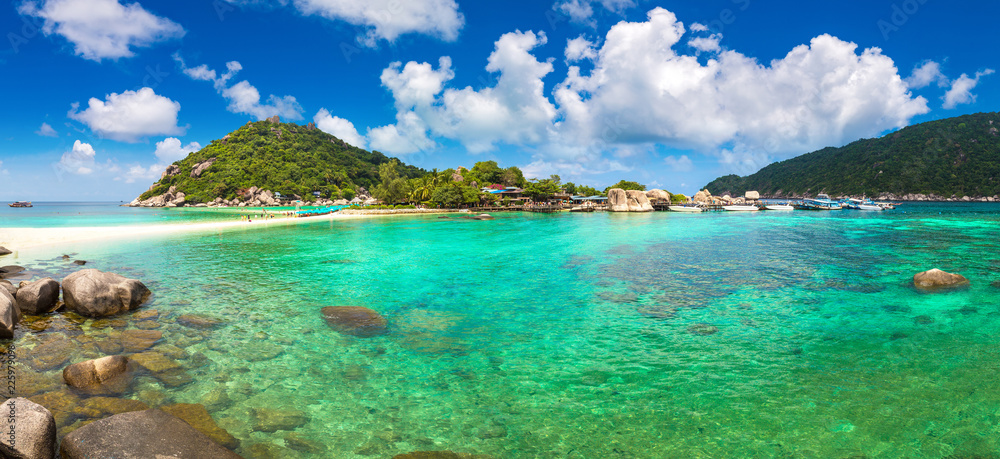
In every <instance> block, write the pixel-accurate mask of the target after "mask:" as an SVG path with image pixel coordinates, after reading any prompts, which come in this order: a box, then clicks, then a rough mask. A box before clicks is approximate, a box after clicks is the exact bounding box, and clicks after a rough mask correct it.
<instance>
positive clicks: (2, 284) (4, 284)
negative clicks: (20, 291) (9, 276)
mask: <svg viewBox="0 0 1000 459" xmlns="http://www.w3.org/2000/svg"><path fill="white" fill-rule="evenodd" d="M0 289H2V290H6V291H7V293H10V294H11V296H13V297H15V298H17V287H15V286H14V284H11V283H10V281H9V280H5V279H0Z"/></svg>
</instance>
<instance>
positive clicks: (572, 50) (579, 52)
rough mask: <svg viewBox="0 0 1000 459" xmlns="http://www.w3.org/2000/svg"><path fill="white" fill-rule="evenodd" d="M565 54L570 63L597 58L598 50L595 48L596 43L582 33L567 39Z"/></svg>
mask: <svg viewBox="0 0 1000 459" xmlns="http://www.w3.org/2000/svg"><path fill="white" fill-rule="evenodd" d="M564 54H565V55H566V62H568V63H573V62H579V61H582V60H587V59H596V58H597V50H596V49H594V43H593V42H591V41H590V40H587V39H586V38H584V37H583V36H582V35H581V36H579V37H576V38H574V39H572V40H567V41H566V51H565V52H564Z"/></svg>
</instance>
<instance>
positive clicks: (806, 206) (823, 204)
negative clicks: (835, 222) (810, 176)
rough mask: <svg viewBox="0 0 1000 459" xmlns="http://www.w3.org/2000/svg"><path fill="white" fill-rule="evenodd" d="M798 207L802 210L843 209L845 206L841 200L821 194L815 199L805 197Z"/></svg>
mask: <svg viewBox="0 0 1000 459" xmlns="http://www.w3.org/2000/svg"><path fill="white" fill-rule="evenodd" d="M795 208H796V209H802V210H841V209H843V208H844V207H843V206H841V205H840V203H839V202H837V201H833V200H831V199H830V196H828V195H825V194H820V195H818V196H816V198H815V199H803V200H802V202H801V203H799V204H798V205H797V206H796V207H795Z"/></svg>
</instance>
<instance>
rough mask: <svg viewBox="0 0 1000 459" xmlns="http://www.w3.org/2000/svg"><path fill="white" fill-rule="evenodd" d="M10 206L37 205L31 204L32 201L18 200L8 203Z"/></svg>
mask: <svg viewBox="0 0 1000 459" xmlns="http://www.w3.org/2000/svg"><path fill="white" fill-rule="evenodd" d="M8 205H9V206H10V207H35V206H33V205H31V201H17V202H13V203H10V204H8Z"/></svg>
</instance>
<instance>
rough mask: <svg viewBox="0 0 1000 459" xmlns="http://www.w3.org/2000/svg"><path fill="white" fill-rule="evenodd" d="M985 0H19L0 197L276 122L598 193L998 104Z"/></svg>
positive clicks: (721, 170) (162, 159)
mask: <svg viewBox="0 0 1000 459" xmlns="http://www.w3.org/2000/svg"><path fill="white" fill-rule="evenodd" d="M997 18H1000V5H998V4H996V3H995V2H972V1H955V2H947V3H946V2H941V1H938V0H907V1H898V0H897V1H883V0H875V1H865V2H860V1H851V2H791V1H767V2H765V1H763V0H707V1H699V2H691V1H642V0H554V1H504V2H499V1H490V2H485V1H477V2H471V1H464V0H457V1H456V0H407V1H399V0H286V1H268V0H229V1H227V0H204V1H198V2H167V1H151V0H141V1H140V2H136V3H127V2H126V3H121V2H118V1H117V0H28V1H23V0H15V1H13V2H10V3H8V4H6V5H5V6H4V7H3V8H0V32H3V33H4V35H5V40H4V41H3V42H2V43H0V75H2V79H3V83H4V84H3V85H2V86H0V88H2V89H0V91H2V95H3V97H2V99H0V100H2V102H0V103H2V109H3V110H2V112H0V113H2V114H0V116H2V119H0V183H2V184H3V185H2V186H0V199H3V200H14V199H30V200H37V201H43V200H115V201H118V200H124V201H129V200H131V199H132V198H133V197H135V196H136V195H138V194H139V193H141V192H142V191H144V190H145V189H146V188H148V187H149V185H150V184H152V183H153V182H154V181H155V180H156V179H158V178H159V175H160V173H161V172H162V170H163V169H164V168H165V166H166V165H167V164H169V163H170V162H173V161H175V160H177V159H179V158H182V157H183V156H184V155H186V153H187V152H188V151H191V150H193V149H197V148H199V147H200V146H202V145H207V144H208V143H209V142H210V141H211V140H213V139H217V138H221V137H222V136H224V135H225V134H227V133H228V132H231V131H233V130H235V129H237V128H238V127H240V126H241V125H243V124H245V123H246V122H248V121H254V120H258V119H262V118H264V117H267V116H270V115H273V114H279V115H281V116H282V118H283V120H286V121H293V122H297V123H300V124H304V123H307V122H310V121H315V122H316V123H317V124H318V125H319V126H320V128H321V129H323V130H325V131H327V132H330V133H332V134H334V135H337V136H338V137H341V138H343V139H345V140H346V141H348V142H350V143H353V144H355V145H359V146H362V147H365V148H368V149H376V150H380V151H382V152H384V153H386V154H389V155H392V156H397V157H399V158H401V159H402V160H403V161H404V162H407V163H410V164H414V165H417V166H419V167H423V168H427V169H430V168H434V167H437V168H448V167H457V166H467V167H468V166H471V165H472V164H473V163H475V162H476V161H481V160H496V161H498V162H499V163H500V164H501V165H502V166H509V165H517V166H519V167H521V168H522V169H523V170H524V171H525V172H526V175H528V176H529V177H530V176H537V177H547V176H548V175H549V174H559V175H561V176H562V178H563V179H564V180H566V181H574V182H576V183H584V184H590V185H594V186H597V187H599V188H603V187H604V186H607V185H610V184H611V183H614V182H616V181H618V180H619V179H623V178H624V179H629V180H636V181H639V182H641V183H644V184H646V185H647V186H649V187H651V188H652V187H658V188H664V189H667V190H670V191H673V192H684V193H693V192H694V191H697V190H698V189H699V187H701V186H703V185H705V184H706V183H707V182H709V181H711V180H712V179H714V178H716V177H718V176H720V175H724V174H727V173H733V172H735V173H740V174H746V173H750V172H753V171H755V170H757V169H759V168H760V167H763V166H764V165H766V164H768V163H770V162H772V161H775V160H780V159H786V158H789V157H793V156H797V155H799V154H802V153H806V152H809V151H813V150H815V149H819V148H822V147H825V146H831V145H832V146H840V145H843V144H846V143H849V142H851V141H853V140H857V139H858V138H863V137H873V136H877V135H879V134H881V133H884V132H887V131H890V130H893V129H898V128H899V127H902V126H907V125H911V124H915V123H919V122H923V121H928V120H932V119H940V118H946V117H951V116H957V115H961V114H966V113H975V112H982V111H998V110H1000V108H998V105H1000V103H998V95H1000V76H998V75H995V74H993V69H995V68H997V67H998V65H1000V63H998V62H997V58H998V56H1000V53H997V52H996V51H995V50H993V49H992V47H991V46H992V45H991V43H992V42H993V41H994V38H995V33H994V32H992V30H993V27H994V25H995V21H996V20H997Z"/></svg>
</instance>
